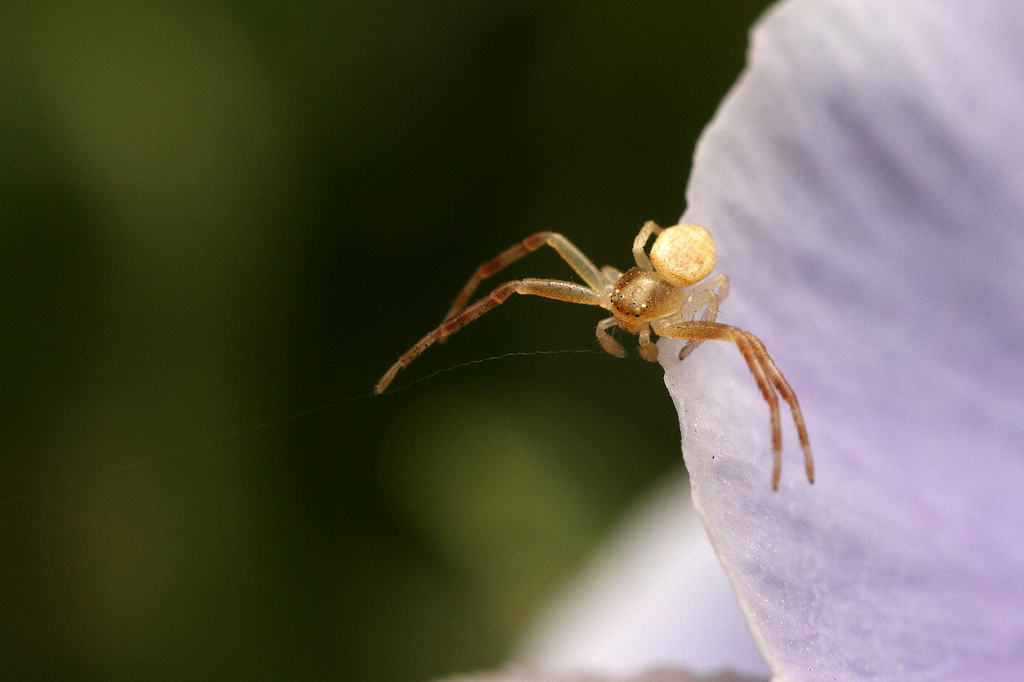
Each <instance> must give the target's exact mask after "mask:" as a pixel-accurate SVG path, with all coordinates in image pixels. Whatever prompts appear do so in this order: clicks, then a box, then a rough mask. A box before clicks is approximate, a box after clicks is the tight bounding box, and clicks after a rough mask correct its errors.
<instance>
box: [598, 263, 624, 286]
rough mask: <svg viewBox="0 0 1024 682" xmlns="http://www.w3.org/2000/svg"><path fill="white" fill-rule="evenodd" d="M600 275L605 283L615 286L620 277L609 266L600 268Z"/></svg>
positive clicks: (617, 272)
mask: <svg viewBox="0 0 1024 682" xmlns="http://www.w3.org/2000/svg"><path fill="white" fill-rule="evenodd" d="M601 274H602V275H604V279H605V282H606V283H608V284H615V283H616V282H618V281H619V279H620V278H621V277H622V273H621V272H619V271H618V270H616V269H615V268H613V267H612V266H610V265H606V266H604V267H603V268H601Z"/></svg>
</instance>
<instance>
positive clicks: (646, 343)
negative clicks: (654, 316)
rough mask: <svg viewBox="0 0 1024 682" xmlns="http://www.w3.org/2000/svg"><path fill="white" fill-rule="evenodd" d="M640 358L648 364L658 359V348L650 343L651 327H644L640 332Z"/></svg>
mask: <svg viewBox="0 0 1024 682" xmlns="http://www.w3.org/2000/svg"><path fill="white" fill-rule="evenodd" d="M639 350H640V357H642V358H643V359H644V360H647V361H649V362H654V361H656V360H657V359H658V346H657V344H655V343H652V342H651V327H650V325H648V326H645V327H644V328H643V329H641V330H640V349H639Z"/></svg>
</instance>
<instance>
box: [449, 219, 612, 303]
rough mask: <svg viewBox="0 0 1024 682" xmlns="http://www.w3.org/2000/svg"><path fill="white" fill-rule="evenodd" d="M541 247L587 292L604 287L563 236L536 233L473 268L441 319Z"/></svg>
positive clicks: (596, 272) (591, 266) (597, 272)
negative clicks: (555, 254)
mask: <svg viewBox="0 0 1024 682" xmlns="http://www.w3.org/2000/svg"><path fill="white" fill-rule="evenodd" d="M545 244H547V245H548V246H550V247H551V248H553V249H554V250H555V251H557V252H558V255H559V256H561V257H562V259H563V260H564V261H565V262H566V263H568V264H569V266H570V267H571V268H572V269H573V270H575V271H576V274H578V275H579V276H580V277H582V278H583V281H584V282H586V283H587V285H589V286H590V288H591V289H594V290H595V291H600V290H601V288H602V287H604V286H605V285H606V284H607V283H608V282H606V281H605V277H604V276H603V275H602V273H601V271H600V270H598V269H597V266H596V265H594V263H593V262H592V261H591V260H590V259H589V258H587V256H586V255H585V254H584V253H583V252H582V251H580V249H579V247H578V246H576V245H575V244H573V243H572V242H571V241H569V240H568V239H566V238H565V237H564V236H563V235H561V234H559V233H558V232H538V233H536V234H532V235H530V236H529V237H527V238H526V239H524V240H523V241H521V242H519V243H518V244H516V245H515V246H512V247H509V248H508V249H505V250H504V251H502V252H501V253H499V254H498V255H497V256H495V257H494V258H492V259H491V260H489V261H487V262H486V263H484V264H483V265H481V266H480V267H479V268H477V269H476V272H474V273H473V276H472V277H470V278H469V281H468V282H466V286H464V287H462V291H461V292H459V295H458V297H457V298H456V299H455V302H454V303H452V307H451V308H450V309H449V310H448V314H447V315H445V316H444V317H445V319H448V318H449V317H451V316H453V315H455V314H456V313H457V312H459V311H460V310H462V309H463V308H465V307H466V304H467V303H469V299H470V297H471V296H472V295H473V292H474V291H476V289H477V287H479V286H480V282H482V281H483V280H485V279H487V278H488V277H490V276H491V275H493V274H494V273H496V272H498V271H499V270H501V269H503V268H505V267H507V266H508V265H511V264H512V263H514V262H515V261H517V260H519V259H520V258H522V257H523V256H525V255H527V254H528V253H532V252H534V251H536V250H537V249H539V248H540V247H542V246H544V245H545Z"/></svg>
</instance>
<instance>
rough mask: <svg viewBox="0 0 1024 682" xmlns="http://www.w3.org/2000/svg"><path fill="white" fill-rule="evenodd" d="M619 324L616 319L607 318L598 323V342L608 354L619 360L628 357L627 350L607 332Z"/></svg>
mask: <svg viewBox="0 0 1024 682" xmlns="http://www.w3.org/2000/svg"><path fill="white" fill-rule="evenodd" d="M617 324H618V322H617V321H616V320H615V317H614V316H612V317H606V318H605V319H603V320H601V321H600V322H598V323H597V341H598V343H600V344H601V348H604V350H605V352H606V353H610V354H611V355H614V356H616V357H619V358H624V357H626V349H625V348H623V347H622V344H621V343H619V342H618V341H616V340H615V339H613V338H612V335H611V334H609V333H608V332H607V331H606V330H607V329H608V327H614V326H615V325H617Z"/></svg>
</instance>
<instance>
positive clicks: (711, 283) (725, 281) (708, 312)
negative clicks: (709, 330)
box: [679, 273, 729, 360]
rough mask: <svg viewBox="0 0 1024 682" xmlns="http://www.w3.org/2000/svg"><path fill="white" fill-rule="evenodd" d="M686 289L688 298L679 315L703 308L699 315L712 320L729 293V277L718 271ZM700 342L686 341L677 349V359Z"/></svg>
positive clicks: (695, 311) (706, 319)
mask: <svg viewBox="0 0 1024 682" xmlns="http://www.w3.org/2000/svg"><path fill="white" fill-rule="evenodd" d="M688 291H689V295H690V300H689V301H688V302H687V303H686V306H685V307H684V308H683V310H682V311H681V312H680V315H681V316H682V317H688V316H690V315H693V314H696V313H697V312H699V311H700V309H701V308H703V309H704V314H703V315H702V316H701V319H702V320H703V321H705V322H714V321H715V320H717V319H718V308H719V306H720V305H721V304H722V301H724V300H725V297H726V296H728V295H729V278H728V277H726V276H725V275H723V274H721V273H719V274H717V275H715V276H714V277H712V278H711V279H709V280H707V281H705V282H702V283H698V284H694V285H693V286H692V287H690V288H689V289H688ZM700 344H701V341H700V340H694V341H687V342H686V345H685V346H683V347H682V348H680V349H679V359H680V360H682V359H683V358H685V357H686V356H687V355H689V354H690V353H692V352H693V351H694V349H695V348H697V346H699V345H700Z"/></svg>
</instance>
